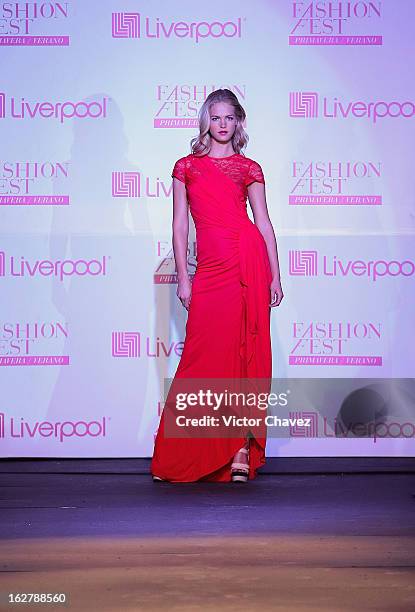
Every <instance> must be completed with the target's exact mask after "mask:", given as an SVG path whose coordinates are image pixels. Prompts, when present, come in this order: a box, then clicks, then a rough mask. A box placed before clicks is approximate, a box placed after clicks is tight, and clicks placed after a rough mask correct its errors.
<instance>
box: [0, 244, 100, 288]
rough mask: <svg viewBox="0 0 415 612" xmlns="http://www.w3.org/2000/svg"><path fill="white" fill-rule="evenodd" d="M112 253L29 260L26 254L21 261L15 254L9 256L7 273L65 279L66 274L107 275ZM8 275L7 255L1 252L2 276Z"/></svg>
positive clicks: (10, 274) (0, 274)
mask: <svg viewBox="0 0 415 612" xmlns="http://www.w3.org/2000/svg"><path fill="white" fill-rule="evenodd" d="M110 258H111V255H103V256H102V258H101V259H100V260H99V259H90V260H86V259H63V260H61V259H58V260H56V261H52V260H50V259H36V260H35V261H32V262H30V261H28V260H26V259H25V257H24V256H21V257H20V261H19V260H17V259H16V258H15V257H14V256H13V255H12V256H10V258H9V266H7V267H8V271H7V275H8V276H18V277H31V278H33V277H35V276H38V275H40V276H55V277H56V278H58V279H59V280H60V281H63V279H64V278H65V276H107V274H108V271H107V267H108V261H109V259H110ZM5 275H6V256H5V253H4V251H2V252H0V276H5Z"/></svg>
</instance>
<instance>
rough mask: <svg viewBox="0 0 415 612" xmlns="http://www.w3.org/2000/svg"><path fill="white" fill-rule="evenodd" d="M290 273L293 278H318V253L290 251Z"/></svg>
mask: <svg viewBox="0 0 415 612" xmlns="http://www.w3.org/2000/svg"><path fill="white" fill-rule="evenodd" d="M289 271H290V274H292V275H293V276H316V275H317V251H289Z"/></svg>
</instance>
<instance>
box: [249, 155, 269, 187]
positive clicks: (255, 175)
mask: <svg viewBox="0 0 415 612" xmlns="http://www.w3.org/2000/svg"><path fill="white" fill-rule="evenodd" d="M256 181H258V183H264V184H265V178H264V173H263V172H262V168H261V166H260V165H259V164H258V162H256V161H254V160H252V161H251V163H250V164H249V167H248V173H247V175H246V178H245V184H246V185H247V186H248V185H250V184H251V183H255V182H256Z"/></svg>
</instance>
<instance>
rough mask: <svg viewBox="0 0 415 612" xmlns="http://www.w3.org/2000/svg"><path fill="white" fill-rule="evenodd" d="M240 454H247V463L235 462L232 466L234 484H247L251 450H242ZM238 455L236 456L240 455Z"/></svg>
mask: <svg viewBox="0 0 415 612" xmlns="http://www.w3.org/2000/svg"><path fill="white" fill-rule="evenodd" d="M238 453H245V454H246V463H239V462H237V461H234V462H233V463H232V465H231V478H232V482H247V480H248V476H249V450H248V449H247V448H240V449H239V451H238ZM238 453H236V454H238Z"/></svg>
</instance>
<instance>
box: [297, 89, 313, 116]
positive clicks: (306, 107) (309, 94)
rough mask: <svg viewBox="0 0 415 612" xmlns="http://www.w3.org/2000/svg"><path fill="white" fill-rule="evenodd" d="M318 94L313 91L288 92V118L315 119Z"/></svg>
mask: <svg viewBox="0 0 415 612" xmlns="http://www.w3.org/2000/svg"><path fill="white" fill-rule="evenodd" d="M317 116H318V94H317V93H316V92H315V91H291V92H290V117H307V118H310V117H317Z"/></svg>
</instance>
